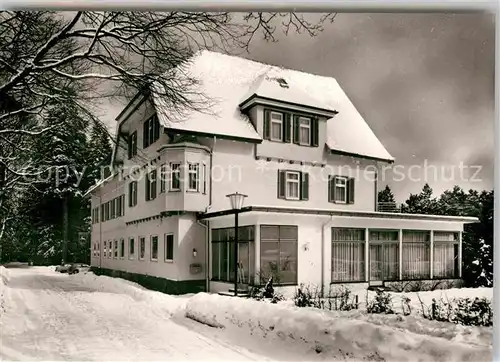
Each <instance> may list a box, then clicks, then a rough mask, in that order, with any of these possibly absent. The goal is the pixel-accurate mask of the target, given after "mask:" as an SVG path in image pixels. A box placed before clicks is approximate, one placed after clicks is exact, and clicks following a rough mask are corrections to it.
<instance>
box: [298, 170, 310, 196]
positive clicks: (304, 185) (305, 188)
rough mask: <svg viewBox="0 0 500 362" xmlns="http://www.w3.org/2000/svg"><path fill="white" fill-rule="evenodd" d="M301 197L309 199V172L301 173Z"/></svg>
mask: <svg viewBox="0 0 500 362" xmlns="http://www.w3.org/2000/svg"><path fill="white" fill-rule="evenodd" d="M300 199H301V200H309V174H308V173H307V172H301V173H300Z"/></svg>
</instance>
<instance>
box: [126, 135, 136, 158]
mask: <svg viewBox="0 0 500 362" xmlns="http://www.w3.org/2000/svg"><path fill="white" fill-rule="evenodd" d="M135 155H137V131H135V132H133V133H132V134H131V135H130V137H129V139H128V159H129V160H130V159H131V158H132V157H134V156H135Z"/></svg>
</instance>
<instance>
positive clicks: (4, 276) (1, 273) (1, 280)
mask: <svg viewBox="0 0 500 362" xmlns="http://www.w3.org/2000/svg"><path fill="white" fill-rule="evenodd" d="M9 279H10V271H9V269H7V268H6V267H4V266H3V265H0V286H2V285H5V284H7V282H8V281H9Z"/></svg>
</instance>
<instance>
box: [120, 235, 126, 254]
mask: <svg viewBox="0 0 500 362" xmlns="http://www.w3.org/2000/svg"><path fill="white" fill-rule="evenodd" d="M120 258H122V259H123V258H125V240H124V239H123V238H121V239H120Z"/></svg>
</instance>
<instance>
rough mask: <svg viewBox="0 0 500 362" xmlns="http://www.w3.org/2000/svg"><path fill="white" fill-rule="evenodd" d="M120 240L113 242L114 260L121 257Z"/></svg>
mask: <svg viewBox="0 0 500 362" xmlns="http://www.w3.org/2000/svg"><path fill="white" fill-rule="evenodd" d="M118 249H119V247H118V239H114V240H113V259H118V257H119V256H120V251H119V250H118Z"/></svg>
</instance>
